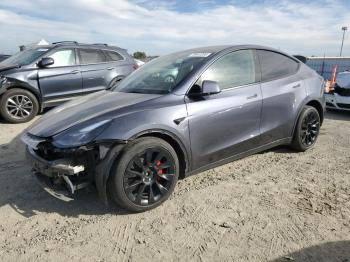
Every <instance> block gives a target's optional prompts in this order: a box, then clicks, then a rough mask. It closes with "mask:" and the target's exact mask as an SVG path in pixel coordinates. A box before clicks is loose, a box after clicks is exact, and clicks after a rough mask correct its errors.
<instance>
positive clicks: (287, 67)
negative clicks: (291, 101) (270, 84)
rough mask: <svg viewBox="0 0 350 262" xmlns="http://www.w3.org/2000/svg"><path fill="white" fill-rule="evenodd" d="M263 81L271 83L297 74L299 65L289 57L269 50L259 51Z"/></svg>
mask: <svg viewBox="0 0 350 262" xmlns="http://www.w3.org/2000/svg"><path fill="white" fill-rule="evenodd" d="M258 55H259V60H260V65H261V80H262V81H270V80H274V79H278V78H282V77H284V76H288V75H292V74H295V73H296V72H297V71H298V68H299V63H298V62H297V61H295V60H293V59H291V58H290V57H288V56H285V55H283V54H279V53H276V52H272V51H267V50H258Z"/></svg>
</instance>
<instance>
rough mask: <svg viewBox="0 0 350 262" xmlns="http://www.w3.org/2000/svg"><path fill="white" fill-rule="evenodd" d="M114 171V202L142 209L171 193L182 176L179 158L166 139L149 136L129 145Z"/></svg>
mask: <svg viewBox="0 0 350 262" xmlns="http://www.w3.org/2000/svg"><path fill="white" fill-rule="evenodd" d="M111 171H112V174H111V176H112V179H111V181H110V183H109V192H110V195H111V196H112V198H113V200H114V202H115V203H116V204H117V205H119V206H121V207H123V208H125V209H127V210H130V211H133V212H140V211H145V210H148V209H152V208H154V207H156V206H158V205H160V204H161V203H162V202H164V201H165V200H166V199H167V198H168V197H169V196H170V194H171V193H172V191H173V190H174V188H175V185H176V182H177V180H178V177H179V160H178V156H177V154H176V152H175V150H174V149H173V147H172V146H171V145H170V144H168V143H167V142H166V141H164V140H162V139H160V138H155V137H145V138H140V139H137V140H136V141H133V142H132V143H130V144H129V145H127V146H126V147H125V148H124V150H123V153H122V154H121V157H120V158H119V159H117V160H116V161H115V163H114V167H113V168H112V170H111Z"/></svg>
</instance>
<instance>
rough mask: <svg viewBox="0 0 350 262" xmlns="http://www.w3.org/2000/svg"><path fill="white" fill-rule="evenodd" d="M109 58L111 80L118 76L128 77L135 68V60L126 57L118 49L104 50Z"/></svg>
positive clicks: (119, 77) (108, 77)
mask: <svg viewBox="0 0 350 262" xmlns="http://www.w3.org/2000/svg"><path fill="white" fill-rule="evenodd" d="M103 51H104V53H105V55H106V57H107V60H108V63H109V65H108V69H109V72H108V73H107V79H108V80H109V82H111V81H112V80H113V79H115V78H116V77H117V78H118V80H121V79H122V78H124V77H126V76H127V75H129V74H131V73H132V71H133V70H134V68H133V65H134V63H133V61H131V59H130V58H127V57H124V56H123V55H122V54H121V53H119V52H118V51H116V50H103Z"/></svg>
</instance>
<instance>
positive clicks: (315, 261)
mask: <svg viewBox="0 0 350 262" xmlns="http://www.w3.org/2000/svg"><path fill="white" fill-rule="evenodd" d="M286 261H300V262H350V241H337V242H328V243H325V244H321V245H317V246H312V247H308V248H304V249H301V250H299V251H296V252H293V253H290V254H287V255H285V256H282V257H280V258H277V259H275V260H273V261H271V262H286Z"/></svg>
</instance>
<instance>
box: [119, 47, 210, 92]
mask: <svg viewBox="0 0 350 262" xmlns="http://www.w3.org/2000/svg"><path fill="white" fill-rule="evenodd" d="M209 55H210V53H195V52H193V51H192V52H191V51H185V52H181V53H176V54H171V55H166V56H162V57H160V58H157V59H155V60H153V61H151V62H149V63H146V64H145V65H143V66H142V67H140V68H139V69H137V70H136V71H135V72H134V73H132V74H131V75H130V76H128V77H126V78H125V79H124V80H123V81H121V82H120V83H119V84H117V85H116V86H115V87H113V91H116V92H125V93H142V94H167V93H169V92H171V90H172V89H173V88H174V87H175V86H176V85H177V84H179V83H180V82H181V81H182V80H183V79H185V77H186V76H188V75H189V73H190V72H192V71H193V70H194V69H195V68H196V67H197V66H198V65H199V63H201V62H202V61H203V60H204V59H205V58H206V57H208V56H209Z"/></svg>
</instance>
